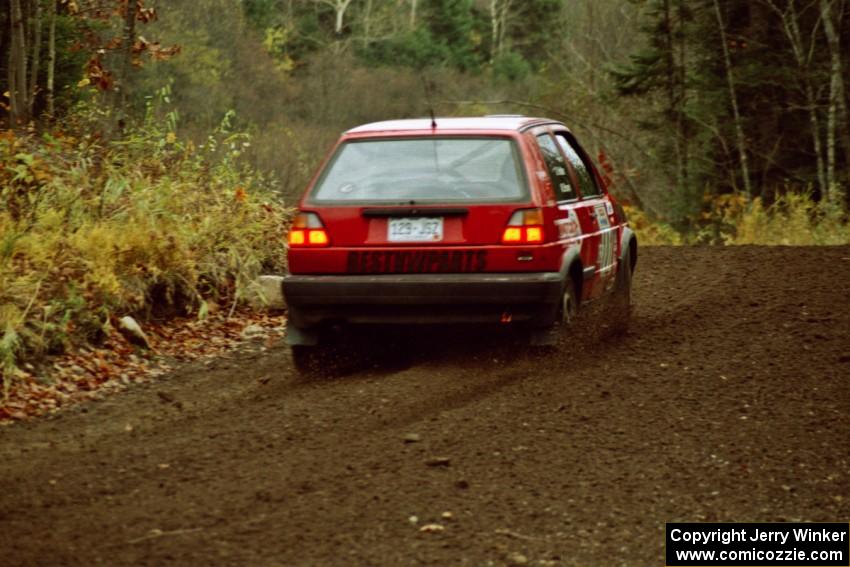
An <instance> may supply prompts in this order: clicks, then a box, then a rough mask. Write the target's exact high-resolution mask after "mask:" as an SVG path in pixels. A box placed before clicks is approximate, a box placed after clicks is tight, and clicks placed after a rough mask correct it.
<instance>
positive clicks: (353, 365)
mask: <svg viewBox="0 0 850 567" xmlns="http://www.w3.org/2000/svg"><path fill="white" fill-rule="evenodd" d="M290 353H291V354H292V366H294V367H295V370H296V371H297V372H298V374H299V375H301V377H302V378H306V379H316V378H338V377H341V376H345V375H346V374H350V373H351V372H354V371H357V370H358V369H360V367H361V366H362V362H361V357H360V356H359V353H357V352H356V350H355V349H353V348H352V345H351V344H350V343H348V342H347V341H345V340H343V338H342V337H335V336H330V337H322V340H321V341H320V342H319V344H318V345H315V346H306V345H292V346H291V347H290Z"/></svg>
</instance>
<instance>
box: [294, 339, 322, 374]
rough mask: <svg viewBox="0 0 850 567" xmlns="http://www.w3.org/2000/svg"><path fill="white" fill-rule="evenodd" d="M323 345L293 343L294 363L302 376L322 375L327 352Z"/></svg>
mask: <svg viewBox="0 0 850 567" xmlns="http://www.w3.org/2000/svg"><path fill="white" fill-rule="evenodd" d="M325 350H326V349H324V348H323V347H322V346H319V345H316V346H305V345H292V346H291V347H290V352H291V353H292V365H293V366H294V367H295V370H297V371H298V373H299V374H301V375H302V376H307V377H312V376H322V375H323V371H322V369H323V368H325V364H324V360H325V359H326V358H327V353H326V352H325Z"/></svg>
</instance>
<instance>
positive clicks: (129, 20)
mask: <svg viewBox="0 0 850 567" xmlns="http://www.w3.org/2000/svg"><path fill="white" fill-rule="evenodd" d="M136 2H137V0H127V11H126V12H125V14H124V38H123V48H124V63H123V66H122V69H121V71H122V73H121V74H122V77H121V91H120V95H119V100H120V103H121V106H122V107H123V106H124V105H125V104H126V103H127V100H128V99H129V97H130V76H131V75H132V72H133V46H134V45H135V43H136V6H137V4H136Z"/></svg>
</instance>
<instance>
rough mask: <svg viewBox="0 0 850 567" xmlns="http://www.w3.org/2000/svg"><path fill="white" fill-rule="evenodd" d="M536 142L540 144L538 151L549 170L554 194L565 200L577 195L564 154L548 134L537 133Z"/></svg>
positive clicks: (560, 199)
mask: <svg viewBox="0 0 850 567" xmlns="http://www.w3.org/2000/svg"><path fill="white" fill-rule="evenodd" d="M537 143H538V145H539V146H540V151H541V152H542V153H543V160H544V161H545V162H546V168H547V169H548V170H549V176H550V177H551V178H552V185H554V187H555V196H556V197H557V199H558V200H559V201H567V200H569V199H575V198H576V197H577V195H576V190H575V188H574V187H573V184H572V181H571V180H570V173H569V171H568V170H567V164H566V163H564V156H562V155H561V152H559V151H558V146H556V145H555V141H554V140H553V139H552V136H550V135H549V134H539V135H538V136H537Z"/></svg>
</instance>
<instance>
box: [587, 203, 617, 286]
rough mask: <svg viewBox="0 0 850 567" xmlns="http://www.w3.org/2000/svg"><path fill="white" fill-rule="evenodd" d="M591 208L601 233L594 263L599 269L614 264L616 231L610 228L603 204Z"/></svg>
mask: <svg viewBox="0 0 850 567" xmlns="http://www.w3.org/2000/svg"><path fill="white" fill-rule="evenodd" d="M593 210H594V212H595V213H596V221H597V222H598V224H599V230H600V232H601V233H602V234H601V235H600V242H599V258H598V259H597V261H596V265H597V266H598V269H599V270H604V269H606V268H609V267H610V266H613V265H614V244H615V242H614V238H615V236H616V234H617V231H615V230H611V223H610V221H609V220H608V211H607V210H606V207H605V205H604V204H599V205H596V207H594V209H593Z"/></svg>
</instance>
